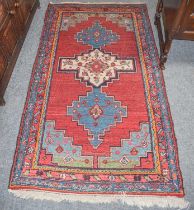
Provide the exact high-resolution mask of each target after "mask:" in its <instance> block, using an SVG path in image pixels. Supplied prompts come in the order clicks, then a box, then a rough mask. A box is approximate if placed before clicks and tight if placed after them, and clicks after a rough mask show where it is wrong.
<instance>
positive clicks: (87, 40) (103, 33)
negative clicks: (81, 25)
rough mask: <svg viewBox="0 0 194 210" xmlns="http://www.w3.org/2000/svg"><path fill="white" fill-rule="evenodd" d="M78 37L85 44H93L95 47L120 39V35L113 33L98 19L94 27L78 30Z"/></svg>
mask: <svg viewBox="0 0 194 210" xmlns="http://www.w3.org/2000/svg"><path fill="white" fill-rule="evenodd" d="M76 39H77V40H78V41H79V42H83V44H89V45H92V47H93V48H94V49H96V48H101V47H102V46H105V45H107V44H110V43H112V42H116V41H117V40H118V35H116V34H115V33H112V31H110V30H106V28H104V27H102V26H101V25H100V23H99V22H98V21H96V22H95V23H94V24H93V25H92V27H90V28H88V29H85V30H83V31H82V32H78V33H77V36H76Z"/></svg>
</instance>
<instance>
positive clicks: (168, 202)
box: [9, 189, 190, 209]
mask: <svg viewBox="0 0 194 210" xmlns="http://www.w3.org/2000/svg"><path fill="white" fill-rule="evenodd" d="M9 192H10V193H13V194H14V195H15V196H16V197H19V198H24V199H33V200H52V201H56V202H61V201H68V202H76V201H79V202H86V203H116V202H121V203H123V204H128V205H129V206H136V207H139V208H140V209H143V207H153V206H158V207H161V208H178V209H189V206H190V203H189V202H188V201H186V200H185V199H184V198H178V197H172V196H166V197H162V196H129V195H125V194H121V195H118V194H117V195H83V194H64V193H55V192H43V191H38V190H33V191H32V190H31V191H28V190H10V189H9Z"/></svg>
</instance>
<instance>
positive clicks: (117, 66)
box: [58, 49, 136, 87]
mask: <svg viewBox="0 0 194 210" xmlns="http://www.w3.org/2000/svg"><path fill="white" fill-rule="evenodd" d="M58 70H59V71H62V72H68V73H69V72H76V77H77V78H78V79H81V80H83V81H86V82H87V83H88V84H90V85H92V86H94V87H100V86H102V85H103V84H106V82H111V80H112V79H117V78H118V73H132V72H136V68H135V61H134V59H133V58H127V59H125V60H121V59H118V58H117V56H115V55H111V54H109V53H104V52H103V51H101V50H99V49H95V50H92V51H90V52H89V53H86V54H83V55H78V56H76V57H75V58H60V61H59V69H58Z"/></svg>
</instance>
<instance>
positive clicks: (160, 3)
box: [154, 0, 168, 70]
mask: <svg viewBox="0 0 194 210" xmlns="http://www.w3.org/2000/svg"><path fill="white" fill-rule="evenodd" d="M162 9H163V1H162V0H159V1H158V4H157V7H156V14H155V21H154V24H155V25H156V27H157V30H158V39H159V44H160V67H161V69H162V70H164V69H165V67H164V63H165V62H166V60H167V54H166V55H164V50H163V49H164V48H165V43H164V38H163V35H162V26H161V22H160V18H161V13H162ZM165 51H166V52H167V49H166V50H165ZM167 53H168V52H167Z"/></svg>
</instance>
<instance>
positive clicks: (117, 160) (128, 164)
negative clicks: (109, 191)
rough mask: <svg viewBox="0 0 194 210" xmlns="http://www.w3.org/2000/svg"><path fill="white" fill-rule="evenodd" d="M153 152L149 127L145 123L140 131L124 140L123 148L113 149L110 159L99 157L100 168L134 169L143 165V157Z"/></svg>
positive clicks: (132, 133)
mask: <svg viewBox="0 0 194 210" xmlns="http://www.w3.org/2000/svg"><path fill="white" fill-rule="evenodd" d="M151 151H152V149H151V137H150V134H149V125H148V124H146V123H144V124H141V127H140V131H138V132H131V133H130V138H129V139H123V140H122V143H121V147H112V148H111V156H110V157H99V163H100V166H99V167H100V168H119V167H121V166H122V168H134V167H135V166H139V165H140V164H141V157H147V155H148V152H151ZM147 161H149V160H147ZM150 164H152V162H151V161H150Z"/></svg>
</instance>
